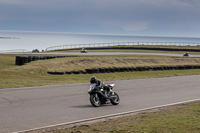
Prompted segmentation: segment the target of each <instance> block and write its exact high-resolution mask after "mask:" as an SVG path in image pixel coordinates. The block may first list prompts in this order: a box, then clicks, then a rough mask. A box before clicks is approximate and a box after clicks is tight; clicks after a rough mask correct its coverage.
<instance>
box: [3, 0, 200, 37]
mask: <svg viewBox="0 0 200 133" xmlns="http://www.w3.org/2000/svg"><path fill="white" fill-rule="evenodd" d="M0 30H17V31H48V32H69V33H102V34H131V35H147V36H183V37H200V0H0Z"/></svg>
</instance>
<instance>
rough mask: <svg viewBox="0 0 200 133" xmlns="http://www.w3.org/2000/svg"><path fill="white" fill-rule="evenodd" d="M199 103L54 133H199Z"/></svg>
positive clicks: (131, 115)
mask: <svg viewBox="0 0 200 133" xmlns="http://www.w3.org/2000/svg"><path fill="white" fill-rule="evenodd" d="M199 115H200V103H192V104H188V105H179V106H175V107H167V108H164V109H159V110H158V109H157V110H151V111H146V112H141V113H139V114H138V113H136V114H130V115H127V116H124V117H119V118H113V119H109V118H108V119H106V120H103V121H100V122H95V123H92V124H80V125H79V126H74V127H71V128H68V129H65V130H58V131H55V133H199V132H200V117H199Z"/></svg>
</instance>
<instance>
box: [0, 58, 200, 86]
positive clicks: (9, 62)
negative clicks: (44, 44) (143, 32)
mask: <svg viewBox="0 0 200 133" xmlns="http://www.w3.org/2000/svg"><path fill="white" fill-rule="evenodd" d="M15 56H16V55H8V54H7V55H4V54H0V62H1V63H0V83H1V84H0V88H1V89H2V88H14V87H29V86H43V85H56V84H73V83H86V82H89V79H90V77H91V76H93V75H94V74H79V75H75V74H71V75H67V74H65V75H50V74H47V71H71V70H83V69H85V68H96V67H113V66H144V65H145V66H146V65H166V64H170V65H177V64H178V65H183V64H200V59H199V58H182V57H166V56H143V55H134V56H133V55H131V56H129V55H120V56H83V57H67V58H57V59H49V60H39V61H33V62H31V63H27V64H25V65H23V66H16V65H15ZM191 74H200V70H199V69H194V70H173V71H144V72H123V73H122V72H121V73H119V72H118V73H106V74H102V73H101V74H95V76H97V77H98V78H100V79H102V80H103V81H113V80H125V79H136V78H152V77H153V78H157V77H166V76H176V75H191Z"/></svg>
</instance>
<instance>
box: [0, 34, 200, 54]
mask: <svg viewBox="0 0 200 133" xmlns="http://www.w3.org/2000/svg"><path fill="white" fill-rule="evenodd" d="M112 42H193V43H200V38H195V37H161V36H136V35H111V34H84V33H62V32H30V31H0V51H3V50H16V49H25V50H29V51H31V50H33V49H39V50H40V51H41V50H45V49H46V48H47V47H52V46H59V45H73V44H94V43H112Z"/></svg>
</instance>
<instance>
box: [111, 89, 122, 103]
mask: <svg viewBox="0 0 200 133" xmlns="http://www.w3.org/2000/svg"><path fill="white" fill-rule="evenodd" d="M112 96H113V97H116V98H114V99H110V102H111V103H112V104H113V105H118V104H119V101H120V99H119V95H118V94H117V93H116V92H114V94H113V95H112Z"/></svg>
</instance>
